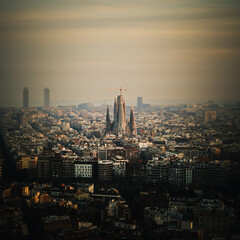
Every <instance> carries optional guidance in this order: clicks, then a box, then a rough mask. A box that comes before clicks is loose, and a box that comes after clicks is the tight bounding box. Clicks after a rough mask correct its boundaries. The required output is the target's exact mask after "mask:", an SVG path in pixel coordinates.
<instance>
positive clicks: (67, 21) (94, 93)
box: [0, 0, 240, 107]
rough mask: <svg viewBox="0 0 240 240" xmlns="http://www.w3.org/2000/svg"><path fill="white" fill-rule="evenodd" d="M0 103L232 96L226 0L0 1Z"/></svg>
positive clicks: (237, 40)
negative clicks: (25, 96)
mask: <svg viewBox="0 0 240 240" xmlns="http://www.w3.org/2000/svg"><path fill="white" fill-rule="evenodd" d="M0 3H1V7H0V15H1V21H0V61H1V67H0V71H1V82H0V89H1V94H0V106H2V107H6V106H18V107H19V106H21V105H22V91H23V88H24V87H27V88H28V89H29V98H30V106H41V105H43V89H44V88H46V87H48V88H49V89H50V90H51V103H52V104H53V105H55V106H57V105H59V104H60V105H61V104H70V103H72V104H77V103H81V102H93V103H94V104H104V103H105V101H106V103H107V104H113V101H112V99H113V98H114V96H116V94H117V93H118V92H117V91H116V92H114V91H109V90H107V88H116V87H120V86H122V87H124V88H127V89H128V91H126V92H125V93H124V95H125V97H126V101H127V104H134V105H136V97H137V96H143V97H144V101H146V102H148V103H151V104H165V103H188V102H203V101H207V100H215V101H238V100H240V98H239V88H240V81H239V74H240V68H239V60H240V51H239V48H240V14H239V13H240V3H239V2H238V1H234V0H212V1H206V0H204V1H200V0H195V1H190V0H181V1H179V0H168V1H165V0H158V1H154V0H148V1H144V0H129V1H126V0H123V1H114V0H111V1H110V0H103V1H94V0H88V1H75V0H69V1H64V0H53V1H45V0H42V1H27V0H24V1H17V0H13V1H2V0H1V1H0Z"/></svg>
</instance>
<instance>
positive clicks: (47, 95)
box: [44, 88, 50, 107]
mask: <svg viewBox="0 0 240 240" xmlns="http://www.w3.org/2000/svg"><path fill="white" fill-rule="evenodd" d="M44 107H50V90H49V88H45V89H44Z"/></svg>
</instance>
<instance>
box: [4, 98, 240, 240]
mask: <svg viewBox="0 0 240 240" xmlns="http://www.w3.org/2000/svg"><path fill="white" fill-rule="evenodd" d="M0 110H1V112H0V124H1V125H0V126H1V127H0V133H1V134H0V137H1V152H0V181H1V185H0V192H1V195H0V196H1V197H0V212H1V220H2V221H1V222H0V236H1V238H2V239H12V234H13V233H14V238H13V239H96V240H97V239H99V238H100V239H140V240H141V239H167V240H168V239H199V240H202V239H206V240H208V239H209V240H212V239H225V240H227V239H230V240H232V239H238V238H239V237H240V231H239V229H240V225H239V224H240V214H239V213H240V208H239V206H240V201H239V194H240V192H239V181H240V163H239V158H240V150H239V149H240V137H239V136H240V125H239V114H240V108H239V104H238V103H233V104H215V103H214V104H213V103H206V104H189V105H166V106H149V107H146V108H141V109H138V107H137V106H136V107H133V106H126V105H125V100H124V98H123V96H122V94H120V95H119V96H118V97H117V98H116V99H115V102H114V105H112V106H107V107H106V106H105V105H104V106H101V107H99V106H98V107H94V106H93V105H92V104H90V103H83V104H79V105H78V106H75V105H69V106H59V107H51V108H47V107H43V108H9V109H0ZM127 110H129V112H128V111H127ZM106 111H107V113H106ZM105 113H106V114H105ZM127 113H129V115H128V117H127ZM112 115H113V117H114V121H113V122H112V121H111V116H112ZM127 119H129V120H127ZM115 121H116V122H115Z"/></svg>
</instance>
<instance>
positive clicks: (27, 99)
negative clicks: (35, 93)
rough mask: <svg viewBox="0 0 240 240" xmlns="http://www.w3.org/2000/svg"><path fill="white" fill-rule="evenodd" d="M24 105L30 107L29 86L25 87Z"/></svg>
mask: <svg viewBox="0 0 240 240" xmlns="http://www.w3.org/2000/svg"><path fill="white" fill-rule="evenodd" d="M23 107H25V108H27V107H29V92H28V88H24V89H23Z"/></svg>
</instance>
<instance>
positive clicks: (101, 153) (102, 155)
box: [98, 148, 108, 160]
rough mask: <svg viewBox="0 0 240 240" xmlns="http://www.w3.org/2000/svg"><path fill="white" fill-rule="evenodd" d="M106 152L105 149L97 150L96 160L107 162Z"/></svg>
mask: <svg viewBox="0 0 240 240" xmlns="http://www.w3.org/2000/svg"><path fill="white" fill-rule="evenodd" d="M107 154H108V150H107V149H106V148H99V149H98V159H99V160H107V159H108V156H107Z"/></svg>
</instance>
